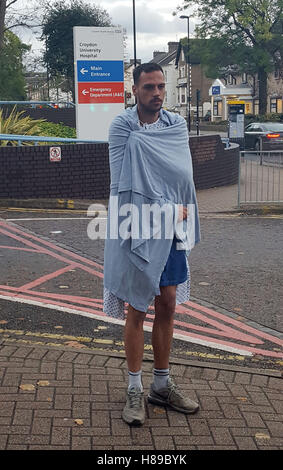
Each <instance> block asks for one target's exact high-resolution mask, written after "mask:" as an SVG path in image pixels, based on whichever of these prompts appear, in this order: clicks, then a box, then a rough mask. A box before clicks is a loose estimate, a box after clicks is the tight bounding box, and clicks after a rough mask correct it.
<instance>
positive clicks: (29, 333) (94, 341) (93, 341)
mask: <svg viewBox="0 0 283 470" xmlns="http://www.w3.org/2000/svg"><path fill="white" fill-rule="evenodd" d="M1 333H3V337H2V338H3V342H4V343H6V342H9V343H22V344H31V345H37V344H38V345H43V346H56V347H60V346H61V347H66V344H65V342H66V341H65V342H64V343H62V344H60V343H55V342H44V341H43V339H51V340H56V339H57V340H58V341H60V340H61V341H64V340H69V341H75V342H77V343H87V346H85V347H86V348H87V349H91V350H96V349H97V350H102V351H105V350H106V351H107V350H109V351H111V352H122V353H125V351H124V346H125V345H124V342H123V341H115V340H113V339H103V338H90V337H87V336H72V335H60V334H55V333H39V332H33V331H23V330H10V329H3V328H1V329H0V334H1ZM9 335H16V336H24V337H27V338H29V337H35V338H38V339H40V338H42V340H41V341H40V340H38V341H33V340H32V339H25V338H10V337H9ZM94 344H95V345H96V344H101V345H105V346H111V348H107V347H102V348H99V347H96V346H93V345H94ZM117 347H118V348H120V349H116V348H117ZM144 350H145V351H146V352H151V351H152V350H153V348H152V345H151V344H145V345H144ZM174 353H175V354H176V355H185V356H191V357H195V358H197V359H216V360H221V361H229V360H230V361H233V360H234V361H244V360H245V359H246V358H245V356H240V355H233V354H230V355H222V354H213V353H204V352H198V351H182V350H178V349H175V350H174ZM262 359H263V360H264V362H266V363H267V364H271V365H272V364H273V365H279V366H283V361H281V360H271V359H267V358H262ZM250 360H251V361H252V362H254V361H253V358H250Z"/></svg>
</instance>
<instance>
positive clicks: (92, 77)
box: [77, 60, 124, 82]
mask: <svg viewBox="0 0 283 470" xmlns="http://www.w3.org/2000/svg"><path fill="white" fill-rule="evenodd" d="M77 73H78V82H123V81H124V63H123V61H122V60H99V61H95V60H78V62H77Z"/></svg>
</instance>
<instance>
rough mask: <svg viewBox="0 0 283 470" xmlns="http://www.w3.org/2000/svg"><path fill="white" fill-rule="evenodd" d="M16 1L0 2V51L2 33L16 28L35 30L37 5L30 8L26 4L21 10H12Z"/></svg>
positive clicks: (2, 39) (28, 4)
mask: <svg viewBox="0 0 283 470" xmlns="http://www.w3.org/2000/svg"><path fill="white" fill-rule="evenodd" d="M17 2H18V0H0V51H1V49H2V47H3V46H4V33H5V31H8V30H11V29H13V28H16V27H18V26H22V27H27V28H36V27H37V26H39V25H38V24H36V22H38V21H35V20H36V17H37V14H38V5H36V7H31V6H30V2H27V5H25V6H24V7H23V8H22V9H19V8H17V9H16V10H15V9H14V7H13V6H14V4H15V3H17Z"/></svg>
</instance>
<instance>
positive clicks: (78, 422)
mask: <svg viewBox="0 0 283 470" xmlns="http://www.w3.org/2000/svg"><path fill="white" fill-rule="evenodd" d="M75 423H76V424H78V425H79V426H81V425H82V424H84V422H83V420H82V419H75Z"/></svg>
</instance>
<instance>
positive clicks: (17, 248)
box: [0, 245, 38, 253]
mask: <svg viewBox="0 0 283 470" xmlns="http://www.w3.org/2000/svg"><path fill="white" fill-rule="evenodd" d="M0 248H5V249H7V250H20V251H31V252H33V253H38V250H33V249H32V248H20V247H18V246H8V245H0Z"/></svg>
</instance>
